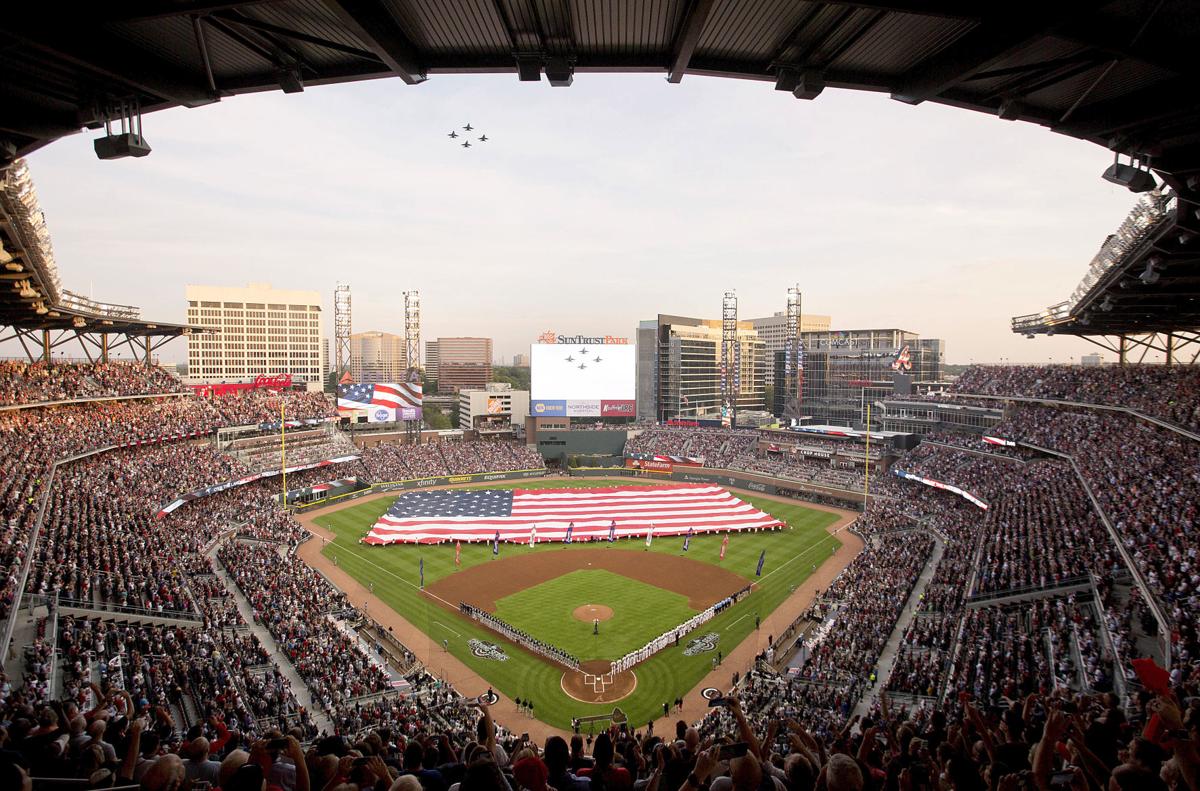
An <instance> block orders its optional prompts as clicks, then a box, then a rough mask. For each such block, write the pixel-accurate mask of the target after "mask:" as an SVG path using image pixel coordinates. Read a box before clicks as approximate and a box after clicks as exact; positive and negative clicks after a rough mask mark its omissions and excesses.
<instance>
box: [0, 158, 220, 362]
mask: <svg viewBox="0 0 1200 791" xmlns="http://www.w3.org/2000/svg"><path fill="white" fill-rule="evenodd" d="M206 331H208V330H206V328H204V327H200V326H191V325H186V324H164V323H161V322H152V321H147V320H145V319H143V318H142V315H141V311H140V310H139V309H138V308H136V307H133V306H131V305H117V304H112V303H105V302H99V301H97V300H94V299H91V298H90V297H84V296H81V295H79V294H76V293H74V292H72V291H68V290H67V289H66V288H64V287H63V284H62V280H61V278H60V277H59V273H58V264H57V262H56V261H55V259H54V246H53V245H52V244H51V242H50V232H49V230H48V229H47V227H46V218H45V215H44V213H43V212H42V209H41V206H40V204H39V203H38V198H37V191H36V190H35V189H34V186H33V181H32V179H31V178H30V177H29V169H28V167H27V166H26V164H25V161H24V160H22V159H18V160H16V161H15V162H13V163H10V164H9V165H7V166H5V167H0V342H3V341H8V340H16V341H19V342H20V343H21V344H22V346H24V348H25V353H26V354H27V355H28V356H29V358H30V359H31V360H32V359H35V358H37V357H38V356H39V355H40V356H41V357H42V358H43V359H47V360H48V359H50V355H51V351H52V350H53V349H54V348H57V347H59V346H62V345H64V344H66V343H69V342H72V341H77V342H78V343H79V345H80V348H82V350H83V352H84V354H85V355H86V356H88V357H89V358H98V359H101V360H105V361H107V359H108V354H109V351H110V350H116V349H117V348H118V347H120V346H128V347H129V349H130V351H132V352H133V354H134V356H135V357H137V356H139V355H141V356H143V358H144V359H145V360H146V361H147V362H149V361H150V359H151V355H152V353H153V351H154V350H155V349H156V348H158V347H160V346H162V345H163V344H165V343H167V342H169V341H170V340H171V339H173V338H177V337H179V336H181V335H191V334H193V333H200V332H206ZM110 336H121V337H120V339H119V340H118V341H116V342H115V343H114V342H113V341H112V340H111V338H110ZM93 351H94V352H95V354H93Z"/></svg>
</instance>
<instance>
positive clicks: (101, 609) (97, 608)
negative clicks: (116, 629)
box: [58, 596, 204, 624]
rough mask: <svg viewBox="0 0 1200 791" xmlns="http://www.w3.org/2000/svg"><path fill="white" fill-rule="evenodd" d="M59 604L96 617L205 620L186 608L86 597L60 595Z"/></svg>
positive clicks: (201, 621) (197, 621)
mask: <svg viewBox="0 0 1200 791" xmlns="http://www.w3.org/2000/svg"><path fill="white" fill-rule="evenodd" d="M58 605H59V606H60V607H67V608H70V609H73V610H88V611H90V612H92V613H95V615H96V617H105V616H112V615H128V616H131V617H134V618H170V619H172V620H175V621H194V622H196V623H197V624H200V623H203V622H204V619H203V618H202V617H201V616H200V615H199V614H198V613H195V612H185V611H184V610H152V609H150V608H148V607H130V606H129V605H127V604H113V603H112V602H100V603H97V602H94V601H88V600H85V599H70V598H66V597H63V596H60V597H59V599H58Z"/></svg>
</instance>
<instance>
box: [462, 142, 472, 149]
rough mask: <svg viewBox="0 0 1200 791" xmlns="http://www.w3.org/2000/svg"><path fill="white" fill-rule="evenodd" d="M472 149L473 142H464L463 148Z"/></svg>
mask: <svg viewBox="0 0 1200 791" xmlns="http://www.w3.org/2000/svg"><path fill="white" fill-rule="evenodd" d="M470 147H471V141H470V140H464V141H463V148H470Z"/></svg>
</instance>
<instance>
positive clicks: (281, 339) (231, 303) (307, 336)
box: [186, 283, 324, 389]
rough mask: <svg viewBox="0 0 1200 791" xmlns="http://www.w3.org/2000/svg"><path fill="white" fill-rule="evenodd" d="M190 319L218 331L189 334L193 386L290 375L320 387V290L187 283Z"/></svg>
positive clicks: (265, 285)
mask: <svg viewBox="0 0 1200 791" xmlns="http://www.w3.org/2000/svg"><path fill="white" fill-rule="evenodd" d="M186 296H187V305H188V306H187V320H188V323H189V324H200V325H203V326H205V327H211V328H212V329H214V330H216V332H213V333H211V334H210V333H204V334H202V335H193V336H190V337H189V338H188V375H187V380H186V381H187V382H188V383H190V384H207V383H213V382H250V381H253V380H254V379H255V377H258V376H278V375H281V374H290V375H291V377H292V381H293V383H294V384H300V383H304V384H315V387H316V388H317V389H319V388H320V387H321V384H322V378H323V376H324V372H323V369H322V349H323V343H322V341H323V332H322V328H321V295H320V294H318V293H317V292H316V291H291V290H283V289H274V288H271V286H270V284H267V283H251V284H249V285H248V286H246V287H245V288H227V287H221V286H188V287H187V290H186Z"/></svg>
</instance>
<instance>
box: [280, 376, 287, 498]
mask: <svg viewBox="0 0 1200 791" xmlns="http://www.w3.org/2000/svg"><path fill="white" fill-rule="evenodd" d="M286 409H287V406H286V402H285V401H284V398H283V393H280V394H279V469H280V471H281V472H282V473H283V507H284V509H287V413H286V411H285V410H286Z"/></svg>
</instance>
